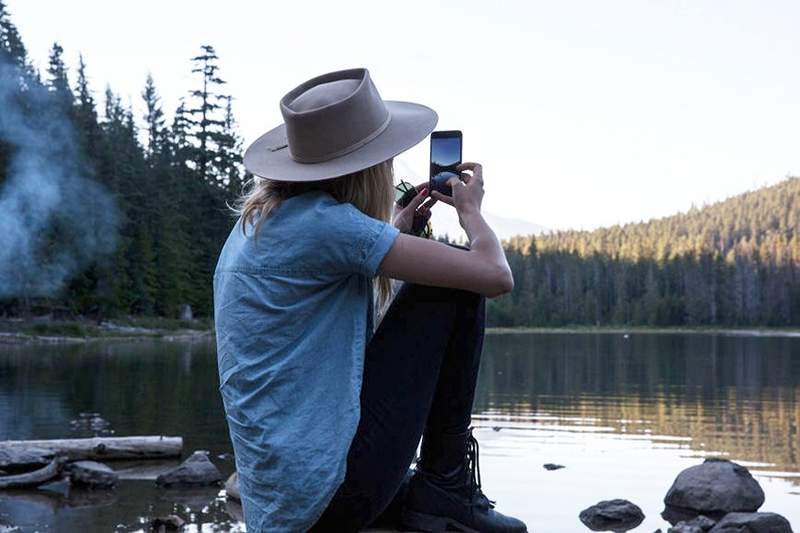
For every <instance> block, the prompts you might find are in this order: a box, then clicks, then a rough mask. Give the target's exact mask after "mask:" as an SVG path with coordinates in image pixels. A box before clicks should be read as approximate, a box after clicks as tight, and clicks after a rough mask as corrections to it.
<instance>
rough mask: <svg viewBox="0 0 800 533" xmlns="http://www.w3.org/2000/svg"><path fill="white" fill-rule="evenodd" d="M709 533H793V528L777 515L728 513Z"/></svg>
mask: <svg viewBox="0 0 800 533" xmlns="http://www.w3.org/2000/svg"><path fill="white" fill-rule="evenodd" d="M709 533H792V526H791V525H789V521H788V520H786V519H785V518H784V517H782V516H781V515H779V514H776V513H728V514H726V515H725V517H724V518H723V519H722V520H720V521H719V522H717V525H716V526H714V527H713V528H712V529H711V531H710V532H709Z"/></svg>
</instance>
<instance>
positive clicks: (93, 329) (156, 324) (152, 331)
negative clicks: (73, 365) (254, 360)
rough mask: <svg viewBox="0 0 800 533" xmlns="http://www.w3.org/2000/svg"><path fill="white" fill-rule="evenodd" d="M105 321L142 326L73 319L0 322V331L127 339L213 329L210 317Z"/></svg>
mask: <svg viewBox="0 0 800 533" xmlns="http://www.w3.org/2000/svg"><path fill="white" fill-rule="evenodd" d="M108 322H110V323H112V324H113V325H115V326H121V327H123V328H141V329H140V330H134V331H129V330H126V329H114V328H111V327H108V326H107V325H101V324H98V323H97V322H94V321H90V320H86V319H76V320H45V319H33V320H30V321H27V320H26V321H10V320H9V321H0V331H4V332H10V333H22V334H24V335H28V336H31V337H65V338H125V337H127V338H130V337H154V338H157V337H163V336H166V335H170V334H174V333H178V332H181V331H183V332H186V331H192V332H206V331H209V330H212V329H213V327H214V326H213V321H212V320H211V319H210V318H203V319H196V320H178V319H169V318H162V317H124V318H118V319H109V320H108Z"/></svg>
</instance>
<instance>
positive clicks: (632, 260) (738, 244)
mask: <svg viewBox="0 0 800 533" xmlns="http://www.w3.org/2000/svg"><path fill="white" fill-rule="evenodd" d="M798 226H800V178H787V179H786V180H784V181H782V182H780V183H778V184H777V185H773V186H771V187H764V188H761V189H758V190H755V191H751V192H747V193H744V194H740V195H738V196H735V197H732V198H729V199H727V200H724V201H721V202H717V203H714V204H712V205H708V206H704V207H702V208H695V207H693V208H692V209H690V210H689V211H688V212H686V213H681V214H677V215H674V216H670V217H666V218H661V219H655V220H651V221H649V222H643V223H635V224H625V225H617V226H612V227H608V228H602V229H598V230H595V231H559V232H554V233H549V234H544V235H540V236H528V237H516V238H512V239H509V240H507V241H506V242H505V247H506V253H507V257H508V261H509V264H510V265H511V269H512V271H513V272H514V280H515V287H514V291H513V292H512V293H511V294H509V295H506V296H503V297H501V298H498V299H496V300H494V301H492V302H490V312H489V320H490V323H491V324H493V325H498V326H563V325H572V324H575V325H578V324H587V325H642V326H647V325H650V326H675V325H680V326H706V325H724V326H734V325H736V326H740V325H748V326H749V325H763V326H798V325H800V236H798Z"/></svg>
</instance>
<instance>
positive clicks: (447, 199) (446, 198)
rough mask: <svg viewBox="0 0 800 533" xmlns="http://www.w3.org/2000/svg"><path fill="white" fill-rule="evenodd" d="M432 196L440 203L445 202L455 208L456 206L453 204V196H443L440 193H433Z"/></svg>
mask: <svg viewBox="0 0 800 533" xmlns="http://www.w3.org/2000/svg"><path fill="white" fill-rule="evenodd" d="M431 196H432V197H434V198H435V199H436V200H439V201H440V202H444V203H446V204H449V205H452V206H453V207H455V205H456V204H455V203H454V202H453V197H452V196H447V195H446V194H442V193H440V192H439V191H431Z"/></svg>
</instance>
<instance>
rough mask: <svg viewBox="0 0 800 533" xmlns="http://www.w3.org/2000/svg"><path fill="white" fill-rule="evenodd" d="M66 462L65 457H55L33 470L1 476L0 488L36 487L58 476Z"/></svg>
mask: <svg viewBox="0 0 800 533" xmlns="http://www.w3.org/2000/svg"><path fill="white" fill-rule="evenodd" d="M66 462H67V459H66V458H65V457H56V458H55V459H53V460H52V461H50V464H48V465H47V466H45V467H44V468H40V469H38V470H34V471H33V472H28V473H26V474H17V475H15V476H2V477H0V489H23V488H27V487H38V486H39V485H41V484H42V483H47V482H48V481H50V480H53V479H56V478H57V477H59V476H60V475H61V471H62V470H63V468H64V463H66Z"/></svg>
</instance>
